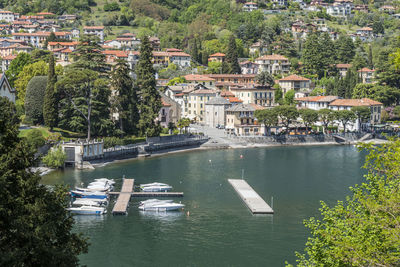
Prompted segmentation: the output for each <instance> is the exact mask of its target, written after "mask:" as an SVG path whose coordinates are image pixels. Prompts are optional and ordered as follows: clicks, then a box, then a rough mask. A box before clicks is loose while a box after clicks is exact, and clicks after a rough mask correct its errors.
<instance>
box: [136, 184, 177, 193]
mask: <svg viewBox="0 0 400 267" xmlns="http://www.w3.org/2000/svg"><path fill="white" fill-rule="evenodd" d="M171 189H172V186H169V185H159V186H145V187H143V188H142V191H143V192H168V191H171Z"/></svg>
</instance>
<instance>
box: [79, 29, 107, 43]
mask: <svg viewBox="0 0 400 267" xmlns="http://www.w3.org/2000/svg"><path fill="white" fill-rule="evenodd" d="M83 33H84V34H87V35H96V36H97V37H99V39H100V42H101V43H102V42H104V26H85V27H83Z"/></svg>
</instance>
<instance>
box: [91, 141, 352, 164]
mask: <svg viewBox="0 0 400 267" xmlns="http://www.w3.org/2000/svg"><path fill="white" fill-rule="evenodd" d="M206 144H207V143H206ZM333 145H337V146H342V145H351V144H340V143H337V142H313V143H296V144H255V143H251V144H246V145H242V144H230V145H218V144H215V145H210V144H208V145H202V146H199V147H178V148H171V149H164V150H159V151H156V152H154V153H151V154H150V155H149V156H147V157H145V156H136V157H130V158H124V159H114V160H110V161H107V162H91V165H92V166H93V167H95V168H98V167H104V166H107V165H109V164H112V163H121V162H126V161H131V160H140V159H151V158H155V157H162V156H167V155H170V154H177V153H184V152H195V151H204V150H220V149H243V148H264V147H293V146H333Z"/></svg>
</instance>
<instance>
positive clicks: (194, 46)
mask: <svg viewBox="0 0 400 267" xmlns="http://www.w3.org/2000/svg"><path fill="white" fill-rule="evenodd" d="M191 50H192V51H191V54H192V59H193V61H194V62H196V63H200V61H201V59H200V60H199V49H198V47H197V38H194V39H193V42H192V46H191Z"/></svg>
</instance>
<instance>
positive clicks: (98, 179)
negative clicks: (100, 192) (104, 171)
mask: <svg viewBox="0 0 400 267" xmlns="http://www.w3.org/2000/svg"><path fill="white" fill-rule="evenodd" d="M94 180H95V182H103V183H105V182H107V183H108V184H110V185H114V184H115V181H114V179H107V178H97V179H94Z"/></svg>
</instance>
